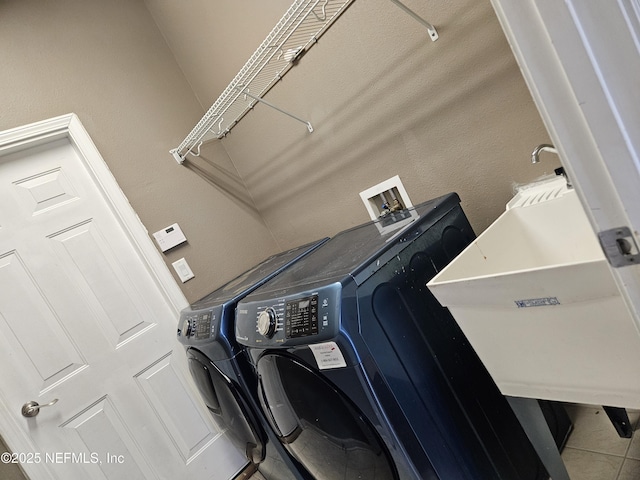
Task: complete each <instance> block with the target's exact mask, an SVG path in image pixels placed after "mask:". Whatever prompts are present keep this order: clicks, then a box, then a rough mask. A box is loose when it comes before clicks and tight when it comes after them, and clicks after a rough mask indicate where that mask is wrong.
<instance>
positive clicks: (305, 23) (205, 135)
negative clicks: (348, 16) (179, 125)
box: [170, 0, 438, 163]
mask: <svg viewBox="0 0 640 480" xmlns="http://www.w3.org/2000/svg"><path fill="white" fill-rule="evenodd" d="M354 1H355V0H295V1H294V2H293V4H292V5H291V7H289V9H288V10H287V12H286V13H285V14H284V16H283V17H282V18H281V19H280V21H279V22H278V23H277V24H276V26H275V27H274V28H273V30H271V33H269V35H268V36H267V38H266V39H265V40H264V41H263V42H262V44H260V46H259V47H258V49H257V50H256V51H255V52H254V53H253V55H251V57H250V58H249V60H248V61H247V63H245V65H244V66H243V67H242V69H241V70H240V72H238V74H237V75H236V76H235V78H234V79H233V80H232V81H231V83H230V84H229V85H228V86H227V88H226V89H225V90H224V92H222V95H220V97H218V99H217V100H216V101H215V102H214V104H213V105H212V106H211V108H209V110H208V111H207V112H206V113H205V115H204V116H203V117H202V119H201V120H200V121H199V122H198V123H197V124H196V126H195V127H194V128H193V129H192V130H191V132H190V133H189V135H187V137H186V138H185V139H184V140H183V141H182V143H181V144H180V145H179V146H178V148H174V149H173V150H170V153H171V154H172V155H173V157H174V158H175V160H176V161H177V162H178V163H183V162H184V159H185V158H186V156H187V155H189V154H191V155H194V156H198V155H200V147H201V146H202V144H203V143H204V142H206V141H208V140H212V139H215V138H223V137H224V136H225V135H227V134H228V133H229V131H231V129H232V128H233V127H234V126H235V125H237V123H238V122H239V121H240V119H242V117H244V116H245V115H246V114H247V112H248V111H249V110H251V109H252V108H253V107H254V106H255V105H256V104H257V103H263V104H266V105H267V106H269V107H271V108H274V109H276V110H278V111H279V112H281V113H284V114H285V115H288V116H289V117H291V118H293V119H295V120H297V121H299V122H301V123H304V124H305V125H306V127H307V129H308V130H309V132H313V126H312V125H311V123H310V122H308V121H307V120H304V119H302V118H300V117H298V116H296V115H293V114H292V113H290V112H287V111H285V110H282V109H281V108H278V107H277V106H275V105H273V104H271V103H269V102H268V101H266V100H265V99H264V98H263V97H264V95H265V94H266V93H267V92H268V91H269V90H270V89H271V87H273V86H274V85H275V84H276V83H278V81H280V79H282V77H283V76H284V75H285V74H286V73H287V72H288V71H289V70H290V69H291V68H292V67H293V66H294V65H295V64H296V63H297V62H298V60H299V59H300V58H301V57H302V56H303V55H304V54H305V53H306V52H307V51H308V50H309V49H310V48H311V47H312V46H313V45H314V44H315V43H316V42H317V41H318V39H319V38H320V37H321V36H322V34H323V33H325V32H326V31H327V30H328V29H329V27H330V26H331V25H332V24H333V22H335V21H336V20H337V19H338V17H339V16H340V14H342V12H344V11H345V10H346V9H347V8H348V7H349V5H351V3H353V2H354ZM391 1H392V2H393V3H394V4H396V5H397V6H398V7H400V8H401V9H402V10H404V11H405V12H406V13H407V14H409V15H410V16H412V17H413V18H415V19H416V20H417V21H419V22H420V23H422V24H423V25H424V26H425V27H426V28H427V30H428V31H429V37H430V39H431V41H434V42H435V41H436V40H437V39H438V32H437V31H436V29H435V27H434V26H433V25H431V24H430V23H429V22H427V21H426V20H424V19H423V18H422V17H420V16H419V15H417V14H416V13H415V12H414V11H413V10H411V9H409V8H408V7H407V6H406V5H404V4H403V3H402V2H401V1H400V0H391Z"/></svg>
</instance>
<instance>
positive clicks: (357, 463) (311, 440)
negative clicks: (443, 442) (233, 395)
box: [258, 354, 397, 480]
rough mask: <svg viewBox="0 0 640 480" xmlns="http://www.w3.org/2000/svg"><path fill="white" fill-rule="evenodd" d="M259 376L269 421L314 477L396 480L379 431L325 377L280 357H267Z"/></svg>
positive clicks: (287, 446)
mask: <svg viewBox="0 0 640 480" xmlns="http://www.w3.org/2000/svg"><path fill="white" fill-rule="evenodd" d="M258 373H259V376H260V385H259V388H260V400H261V402H262V407H263V409H264V411H265V414H266V416H267V418H268V419H269V421H270V422H271V424H272V426H273V428H274V430H275V431H276V433H277V434H278V437H279V438H280V441H281V442H282V443H283V444H285V446H286V448H287V449H288V450H289V451H290V452H291V454H292V455H293V456H294V457H295V458H296V459H297V460H298V461H300V462H301V463H302V464H303V465H304V466H305V467H306V468H307V470H309V472H310V473H311V474H312V475H313V476H314V477H315V478H316V479H318V480H343V479H344V480H346V479H349V480H351V479H354V478H367V479H375V480H393V479H396V478H397V473H396V468H395V466H394V463H393V460H392V459H391V456H390V454H389V452H388V451H387V449H386V447H385V445H384V443H383V441H382V440H381V439H380V437H379V435H378V433H377V432H376V431H375V430H374V428H373V427H372V426H371V425H370V424H369V423H368V422H367V421H366V420H365V418H364V416H363V415H362V414H361V413H359V411H358V410H357V408H356V406H355V405H353V404H352V402H351V401H350V400H349V399H348V398H346V396H345V395H343V394H342V393H340V392H338V391H337V390H336V389H335V387H333V386H332V385H331V384H330V383H329V382H327V381H326V380H325V379H324V378H323V377H321V376H320V375H318V374H317V373H316V372H314V371H313V370H311V369H310V368H308V367H307V366H305V365H303V364H302V363H300V362H298V361H297V360H295V359H293V358H291V357H287V356H283V355H277V354H265V355H263V356H262V357H261V358H260V359H259V360H258ZM354 381H355V380H354Z"/></svg>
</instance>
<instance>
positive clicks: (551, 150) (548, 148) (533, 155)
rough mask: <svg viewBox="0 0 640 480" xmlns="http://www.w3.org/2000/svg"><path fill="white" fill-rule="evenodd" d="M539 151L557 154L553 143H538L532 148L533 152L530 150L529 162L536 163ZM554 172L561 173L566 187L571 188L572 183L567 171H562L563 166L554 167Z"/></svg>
mask: <svg viewBox="0 0 640 480" xmlns="http://www.w3.org/2000/svg"><path fill="white" fill-rule="evenodd" d="M540 152H549V153H555V154H556V155H558V150H556V147H554V146H553V145H549V144H548V143H543V144H542V145H538V146H537V147H536V148H534V149H533V152H531V163H538V162H539V161H540ZM555 172H556V175H562V176H563V177H564V179H565V180H566V181H567V188H573V184H572V183H571V181H570V180H569V176H568V175H567V173H566V172H565V171H564V167H560V168H556V170H555Z"/></svg>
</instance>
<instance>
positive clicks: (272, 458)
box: [178, 239, 327, 480]
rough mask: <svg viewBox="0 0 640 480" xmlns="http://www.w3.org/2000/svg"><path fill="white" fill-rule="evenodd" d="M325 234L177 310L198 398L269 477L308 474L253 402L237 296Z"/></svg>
mask: <svg viewBox="0 0 640 480" xmlns="http://www.w3.org/2000/svg"><path fill="white" fill-rule="evenodd" d="M326 240H327V239H323V240H321V241H318V242H314V243H311V244H308V245H303V246H301V247H298V248H294V249H292V250H289V251H286V252H283V253H280V254H277V255H274V256H272V257H269V258H267V259H266V260H264V261H263V262H262V263H260V264H259V265H257V266H255V267H254V268H252V269H251V270H248V271H246V272H245V273H243V274H242V275H240V276H239V277H237V278H236V279H234V280H232V281H230V282H229V283H227V284H226V285H224V286H223V287H220V288H219V289H217V290H215V291H214V292H212V293H210V294H209V295H207V296H206V297H204V298H202V299H200V300H198V301H197V302H195V303H193V304H192V305H191V306H190V307H189V308H186V309H184V310H183V311H182V312H181V314H180V320H179V323H178V340H179V341H180V342H181V343H182V344H183V345H184V346H185V348H186V353H187V358H188V362H189V369H190V370H191V374H192V375H193V378H194V380H195V383H196V385H197V386H198V389H199V391H200V393H201V395H202V398H203V400H204V402H205V404H206V406H207V408H208V409H209V411H210V412H211V414H212V416H213V418H214V419H215V421H216V423H217V425H218V426H219V427H220V428H221V429H227V432H228V435H229V438H230V439H231V441H232V442H233V443H234V444H235V445H236V446H237V447H238V448H240V449H241V451H244V452H245V454H246V456H247V460H248V461H249V462H250V463H252V464H254V465H256V467H257V469H258V471H260V472H261V473H262V475H263V476H265V477H266V478H267V479H278V480H284V479H286V480H289V479H304V478H308V476H307V474H306V473H305V470H304V469H301V468H299V465H298V464H297V462H296V461H295V460H293V459H291V458H290V456H289V455H288V453H287V452H286V451H285V450H284V449H283V447H282V445H281V444H280V442H278V441H277V439H276V438H275V437H274V436H273V433H272V432H271V430H270V428H269V427H268V426H267V425H265V424H264V417H263V416H262V415H260V414H259V413H258V410H259V406H258V405H257V403H256V402H255V399H256V389H255V385H256V382H255V376H254V375H255V374H254V372H253V369H252V368H251V365H250V364H249V362H248V359H247V357H246V354H245V352H244V351H243V349H242V348H241V347H240V346H239V345H238V344H237V343H236V341H235V309H236V304H237V302H238V300H240V299H242V298H243V297H244V296H245V295H247V294H249V293H251V292H252V291H253V290H255V289H256V288H258V287H259V286H260V285H262V284H264V283H265V282H266V281H267V280H269V279H271V278H273V277H275V276H276V275H278V274H279V273H280V272H282V271H284V270H285V269H286V268H287V267H289V266H291V265H292V264H294V263H295V262H296V261H298V260H299V259H301V258H303V257H304V256H305V255H307V254H308V253H309V252H311V251H313V250H314V249H316V248H317V247H318V246H320V245H321V244H322V243H323V242H325V241H326Z"/></svg>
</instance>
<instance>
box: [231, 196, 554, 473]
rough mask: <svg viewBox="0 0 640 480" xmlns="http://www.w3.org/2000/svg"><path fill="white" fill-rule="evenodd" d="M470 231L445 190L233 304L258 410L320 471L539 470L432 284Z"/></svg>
mask: <svg viewBox="0 0 640 480" xmlns="http://www.w3.org/2000/svg"><path fill="white" fill-rule="evenodd" d="M474 238H475V235H474V233H473V231H472V229H471V226H470V225H469V223H468V221H467V219H466V217H465V215H464V213H463V211H462V209H461V208H460V205H459V198H458V196H457V195H456V194H449V195H446V196H443V197H440V198H437V199H434V200H431V201H428V202H426V203H423V204H421V205H418V206H417V207H414V208H411V209H407V210H403V211H400V212H395V213H392V214H389V215H387V216H386V217H383V218H382V219H380V220H378V221H375V222H370V223H367V224H365V225H362V226H359V227H356V228H353V229H350V230H347V231H345V232H342V233H340V234H337V235H336V236H335V237H333V238H332V239H331V240H329V241H328V242H327V243H325V244H323V245H322V246H321V247H320V248H318V249H317V250H315V251H314V252H312V253H311V254H309V255H308V256H306V257H305V258H303V259H302V260H300V261H299V262H297V263H296V264H294V265H293V266H292V267H291V268H289V269H287V270H286V271H285V272H283V273H282V274H280V275H279V276H278V277H276V278H274V279H273V280H271V281H269V282H267V283H266V284H265V285H263V286H262V287H261V288H259V289H257V290H256V291H255V292H253V293H252V294H250V295H248V296H247V297H245V298H244V299H243V300H242V301H240V302H239V303H238V307H237V315H236V329H237V331H236V338H237V340H238V342H239V343H241V344H243V345H245V346H246V347H247V350H248V351H249V353H250V357H251V360H252V362H253V364H254V367H255V368H256V370H257V372H258V376H259V387H258V394H259V396H260V402H261V404H262V410H263V413H264V414H265V416H266V417H267V419H268V421H269V423H270V424H271V426H272V428H273V430H274V432H275V433H276V435H277V436H278V438H279V439H280V441H281V442H282V444H283V445H285V447H286V448H287V450H288V451H289V452H290V453H291V455H292V456H293V457H295V458H296V459H297V460H298V461H299V462H300V463H301V464H302V465H304V467H305V468H307V470H308V471H309V472H310V473H311V474H312V475H313V476H314V478H316V479H320V480H337V479H349V480H351V479H356V478H362V479H368V480H387V479H389V480H390V479H420V480H428V479H440V480H465V479H466V480H496V479H508V480H513V479H526V480H534V479H535V480H539V479H542V478H545V475H546V472H545V471H544V468H543V467H542V465H541V463H540V461H539V459H538V457H537V455H536V453H535V452H534V450H533V448H532V446H531V444H530V443H529V441H528V439H527V438H526V435H525V433H524V431H523V430H522V428H521V426H520V424H519V423H518V421H517V419H516V417H515V416H514V414H513V412H512V410H511V409H510V407H509V405H508V403H507V402H506V400H505V399H504V397H503V396H502V395H501V394H500V392H499V390H498V389H497V387H496V386H495V384H494V382H493V381H492V379H491V378H490V376H489V375H488V373H487V371H486V370H485V368H484V367H483V365H482V363H481V362H480V361H479V359H478V357H477V356H476V355H475V352H474V351H473V350H472V348H471V347H470V346H469V344H468V343H467V340H466V339H465V337H464V335H463V334H462V332H461V330H460V329H459V327H458V326H457V324H456V322H455V321H454V319H453V318H452V317H451V315H450V314H449V313H448V311H447V310H446V309H444V308H442V307H441V306H440V304H439V303H438V302H437V300H436V299H435V298H434V297H433V296H432V295H431V293H430V292H429V290H428V289H427V287H426V283H427V282H428V281H429V279H431V278H432V277H433V276H434V275H435V273H436V272H437V271H438V270H439V269H441V268H443V267H444V266H445V265H446V264H447V263H448V262H449V261H450V260H451V259H453V258H454V257H455V256H456V255H457V254H458V253H459V252H460V251H462V249H463V248H464V247H465V246H466V245H468V244H469V243H470V242H471V241H472V240H473V239H474ZM546 478H548V476H547V477H546Z"/></svg>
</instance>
